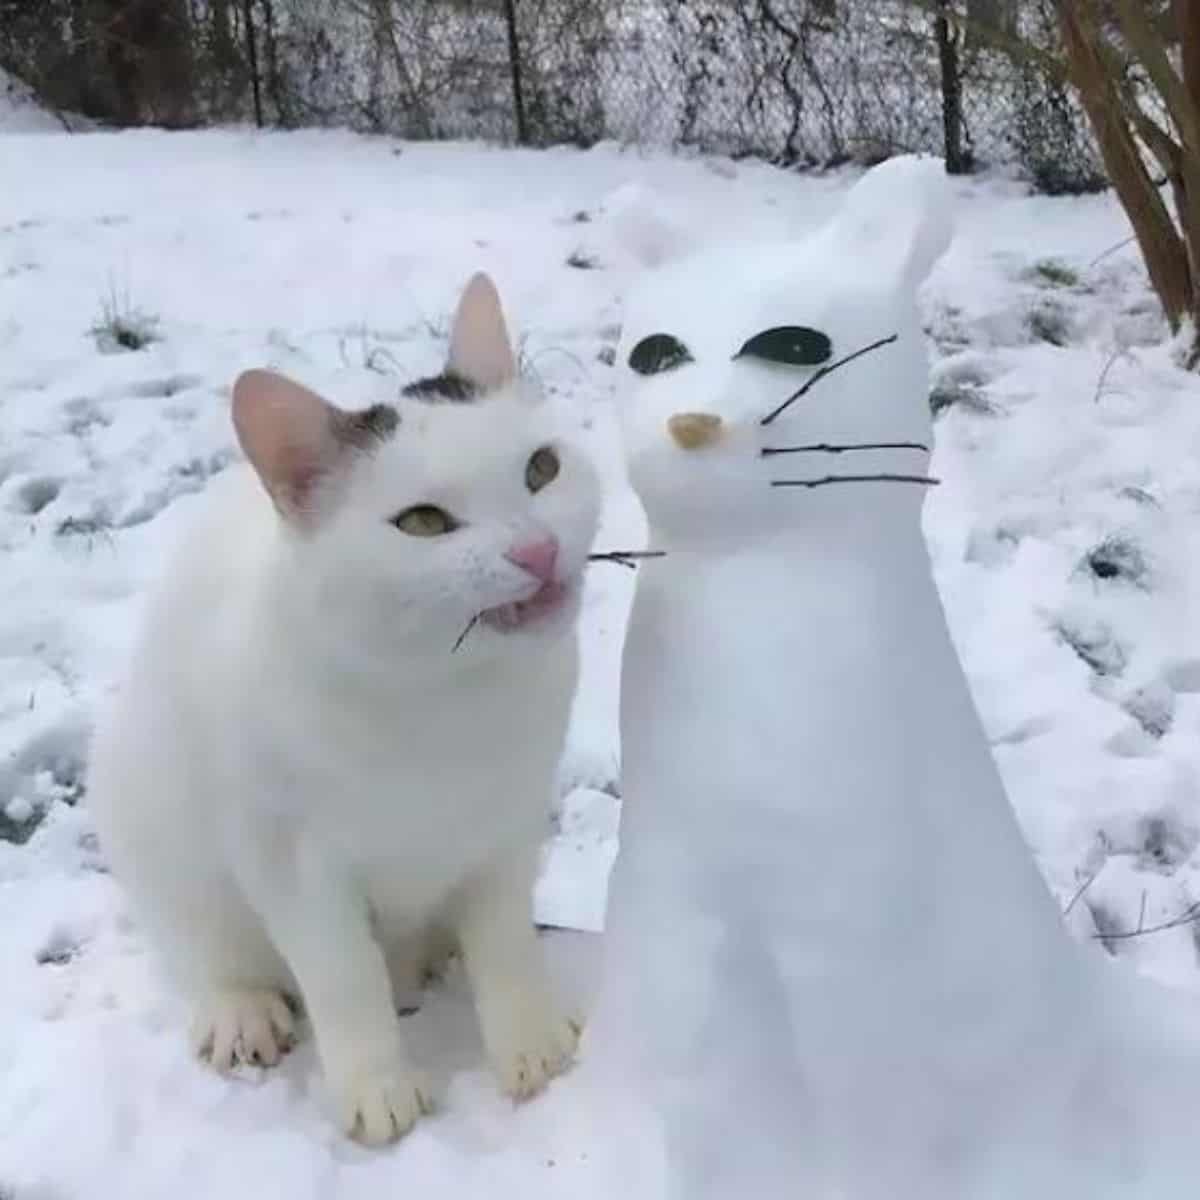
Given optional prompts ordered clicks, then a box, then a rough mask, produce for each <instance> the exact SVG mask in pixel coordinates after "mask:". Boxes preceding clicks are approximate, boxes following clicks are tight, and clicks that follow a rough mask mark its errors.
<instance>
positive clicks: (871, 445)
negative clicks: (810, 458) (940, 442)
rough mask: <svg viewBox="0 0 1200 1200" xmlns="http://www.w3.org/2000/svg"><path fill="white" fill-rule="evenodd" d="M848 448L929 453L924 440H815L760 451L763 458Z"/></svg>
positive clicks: (844, 451)
mask: <svg viewBox="0 0 1200 1200" xmlns="http://www.w3.org/2000/svg"><path fill="white" fill-rule="evenodd" d="M847 450H923V451H924V452H925V453H926V454H928V453H929V447H928V446H927V445H925V443H924V442H849V443H847V444H846V445H844V446H839V445H835V444H834V443H833V442H813V443H812V445H810V446H764V447H763V448H762V450H760V451H759V453H760V454H761V455H762V457H763V458H772V457H773V456H774V455H776V454H817V453H820V454H845V453H846V451H847Z"/></svg>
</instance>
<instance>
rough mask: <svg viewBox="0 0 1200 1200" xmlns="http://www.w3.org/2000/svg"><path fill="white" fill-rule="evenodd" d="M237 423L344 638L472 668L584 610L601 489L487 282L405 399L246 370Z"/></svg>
mask: <svg viewBox="0 0 1200 1200" xmlns="http://www.w3.org/2000/svg"><path fill="white" fill-rule="evenodd" d="M233 418H234V425H235V428H236V430H237V434H238V438H239V441H240V443H241V445H242V448H243V450H244V451H245V454H246V457H247V458H248V459H249V461H250V463H251V465H252V466H253V468H254V469H255V471H256V472H257V473H258V476H259V479H260V480H261V482H262V484H263V487H264V488H265V490H266V492H267V494H268V495H269V496H270V498H271V500H272V501H273V503H274V506H275V508H276V510H277V512H278V516H279V520H280V522H281V532H282V533H283V534H284V537H283V539H282V546H283V547H284V552H285V554H286V555H287V556H288V569H289V572H290V573H291V575H292V576H293V578H294V580H295V585H296V586H297V587H298V588H300V589H302V590H303V591H304V592H305V593H307V594H308V595H309V596H310V597H311V599H312V600H313V602H314V603H315V604H316V605H317V607H318V608H319V609H320V611H321V616H322V623H323V624H325V623H332V625H333V632H334V636H335V637H346V638H349V639H355V638H358V639H361V645H362V649H363V652H364V653H366V654H376V655H379V654H383V655H385V656H386V653H387V651H388V649H389V648H391V647H395V648H402V649H403V651H404V653H406V654H409V655H413V654H420V653H424V654H427V655H432V656H434V657H437V656H439V655H445V656H450V655H451V654H455V655H458V656H460V657H459V658H458V659H457V661H460V662H467V661H474V660H478V658H479V656H480V655H482V654H486V653H504V652H506V650H515V651H517V652H520V651H521V649H522V646H524V645H527V644H528V640H529V639H530V638H531V637H548V636H551V635H558V634H560V633H562V632H563V631H564V630H565V629H567V628H568V627H569V625H570V623H571V622H572V620H573V619H574V616H575V613H576V611H577V606H578V600H579V592H580V588H581V576H582V572H583V568H584V566H585V564H586V562H587V555H588V551H589V548H590V546H591V542H592V538H593V536H594V534H595V530H596V523H597V519H598V511H599V483H598V480H597V477H596V475H595V473H594V471H593V469H592V466H591V464H590V463H589V462H588V460H587V459H586V458H585V457H584V456H583V455H582V454H581V453H580V452H579V451H578V450H576V449H575V448H574V447H573V446H572V445H571V444H570V442H569V441H568V440H567V439H565V438H564V437H563V436H562V433H561V430H560V429H559V428H558V425H557V422H556V420H555V417H554V415H553V414H552V411H551V408H550V406H549V405H548V404H547V403H546V402H545V401H543V399H542V398H541V395H540V393H539V392H538V390H537V389H536V388H535V387H534V386H533V385H532V384H531V383H530V382H529V381H527V380H524V379H522V378H520V377H519V374H518V370H517V364H516V360H515V357H514V355H513V350H512V345H511V342H510V340H509V336H508V332H507V329H506V327H505V322H504V317H503V313H502V311H501V307H500V300H499V297H498V296H497V294H496V289H495V287H494V286H493V285H492V283H491V281H490V280H489V279H488V278H487V277H486V276H484V275H476V276H475V277H474V278H473V279H472V280H471V282H470V283H469V284H468V285H467V288H466V290H465V292H464V293H463V296H462V299H461V301H460V303H459V307H458V311H457V313H456V315H455V319H454V324H453V328H452V331H451V337H450V351H449V356H448V359H447V362H446V366H445V370H444V372H443V373H442V374H441V375H439V376H437V377H434V378H432V379H423V380H418V381H416V382H415V383H412V384H409V385H408V386H407V387H405V388H404V389H402V391H401V393H400V395H399V396H398V397H397V399H396V402H395V403H394V404H380V405H376V406H374V407H372V408H370V409H367V410H365V411H357V412H352V411H346V410H343V409H340V408H337V407H335V406H334V405H332V404H330V403H329V402H328V401H326V400H325V399H323V398H322V397H320V396H318V395H316V394H315V393H314V392H311V391H309V390H308V389H307V388H304V387H302V386H301V385H299V384H298V383H295V382H293V381H292V380H289V379H286V378H284V377H283V376H281V375H277V374H274V373H272V372H268V371H248V372H246V373H245V374H243V375H242V376H241V377H240V378H239V379H238V381H237V383H236V384H235V386H234V393H233ZM468 628H469V629H470V632H469V633H467V630H468ZM464 634H465V636H463V635H464ZM460 639H461V643H460Z"/></svg>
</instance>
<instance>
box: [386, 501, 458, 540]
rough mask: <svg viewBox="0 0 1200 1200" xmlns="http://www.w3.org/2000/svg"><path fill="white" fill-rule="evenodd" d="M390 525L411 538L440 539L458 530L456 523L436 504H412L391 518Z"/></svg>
mask: <svg viewBox="0 0 1200 1200" xmlns="http://www.w3.org/2000/svg"><path fill="white" fill-rule="evenodd" d="M392 524H393V525H395V527H396V528H397V529H400V530H403V531H404V532H405V533H407V534H411V535H412V536H413V537H440V536H441V535H442V534H443V533H452V532H453V531H454V530H455V529H457V528H458V522H457V521H455V519H454V518H453V517H452V516H451V515H450V514H449V513H448V512H447V511H446V510H445V509H444V508H438V506H437V505H436V504H414V505H413V506H412V508H406V509H405V510H404V511H403V512H402V513H397V514H396V515H395V516H394V517H393V518H392Z"/></svg>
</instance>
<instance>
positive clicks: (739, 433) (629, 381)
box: [617, 157, 950, 548]
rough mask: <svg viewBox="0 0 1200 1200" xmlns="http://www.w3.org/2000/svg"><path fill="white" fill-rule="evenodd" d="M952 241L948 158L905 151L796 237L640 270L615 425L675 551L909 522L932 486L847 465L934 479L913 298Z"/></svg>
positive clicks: (660, 532)
mask: <svg viewBox="0 0 1200 1200" xmlns="http://www.w3.org/2000/svg"><path fill="white" fill-rule="evenodd" d="M949 240H950V214H949V202H948V195H947V189H946V186H945V180H944V175H943V169H942V164H941V162H940V160H937V159H929V158H916V157H905V158H898V159H893V160H891V161H889V162H886V163H884V164H882V165H881V166H879V167H876V168H875V169H873V170H872V171H869V172H868V173H867V174H866V175H865V176H863V178H862V179H861V180H860V181H859V182H858V183H857V184H856V185H855V187H854V188H852V189H851V191H850V192H849V194H848V195H847V197H846V200H845V203H844V204H843V206H842V208H841V210H840V211H839V212H838V213H837V214H836V215H835V217H834V218H833V219H832V220H831V221H830V222H829V223H828V224H826V225H825V226H823V227H821V228H820V229H818V230H817V231H816V232H814V233H812V234H810V235H809V236H807V237H806V238H805V239H803V240H802V241H799V242H795V243H786V244H771V245H766V246H761V245H759V246H746V245H734V246H727V247H724V248H721V249H718V250H713V251H708V252H702V253H696V254H693V255H691V256H689V257H687V258H685V259H683V260H681V261H676V262H673V263H670V264H668V265H666V266H661V267H659V268H658V269H657V270H653V271H649V272H647V273H646V275H645V276H644V277H643V278H642V280H641V281H640V283H639V284H638V286H637V287H636V288H635V290H634V292H633V294H632V295H631V296H630V298H629V301H628V304H627V307H626V316H625V321H624V325H623V329H622V336H621V345H620V346H619V348H618V352H617V353H618V363H619V366H620V369H621V371H622V373H623V376H624V378H623V380H622V389H621V390H622V397H621V420H622V426H623V429H624V434H625V442H626V450H627V454H628V460H629V469H630V476H631V480H632V482H633V485H634V488H635V489H636V490H637V492H638V494H639V495H640V497H641V499H642V502H643V504H644V505H645V507H646V511H647V515H648V517H649V520H650V524H651V526H652V527H653V529H654V531H655V536H656V537H658V538H660V539H665V545H666V547H667V548H669V547H671V546H675V547H681V546H683V545H687V544H692V543H697V542H704V541H708V540H710V539H713V538H718V539H727V538H730V537H732V538H735V539H739V540H740V539H742V538H745V537H747V536H752V535H753V534H754V533H756V532H771V531H773V530H776V529H778V528H780V527H781V525H793V524H803V523H809V524H810V525H811V524H813V523H814V522H816V523H820V524H822V525H824V524H827V523H828V522H829V520H831V519H832V520H834V521H835V522H844V519H845V518H846V517H847V516H849V517H851V518H852V519H853V520H854V521H856V522H859V523H861V520H862V519H864V518H865V517H867V515H868V514H870V513H884V512H888V513H890V512H893V511H895V508H896V506H897V505H899V508H900V509H901V510H902V511H903V512H904V513H905V514H908V513H910V512H911V513H912V514H913V517H914V519H915V515H916V514H917V513H918V512H919V501H920V493H922V492H923V491H924V485H923V484H921V483H916V482H910V481H909V480H908V478H904V479H895V480H870V481H861V482H860V481H846V480H845V479H844V478H841V477H846V476H863V475H875V476H878V475H893V476H903V477H915V478H921V477H924V476H925V474H926V466H927V461H928V453H927V451H926V450H925V449H924V447H926V446H927V445H928V443H929V428H930V421H929V408H928V364H927V361H926V355H925V349H924V344H923V339H922V333H921V327H920V323H919V320H918V316H917V308H916V293H917V288H918V287H919V285H920V284H921V282H922V281H923V280H924V279H925V277H926V276H927V275H928V273H929V271H930V270H931V268H932V267H933V265H934V263H935V262H936V261H937V259H938V258H939V257H940V256H941V254H942V253H943V251H944V250H945V248H946V246H947V245H948V243H949ZM797 393H802V394H800V395H798V396H797ZM793 397H795V398H794V399H792V398H793ZM789 400H791V402H790V403H789V402H788V401H789ZM881 444H885V445H881ZM824 447H830V448H833V449H825V448H824ZM851 447H854V448H853V449H851ZM830 477H834V478H837V479H838V480H839V481H838V482H828V483H825V482H818V481H823V480H826V479H829V478H830Z"/></svg>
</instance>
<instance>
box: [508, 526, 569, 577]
mask: <svg viewBox="0 0 1200 1200" xmlns="http://www.w3.org/2000/svg"><path fill="white" fill-rule="evenodd" d="M504 557H505V558H507V559H508V561H509V562H510V563H512V564H513V565H514V566H518V567H520V568H521V570H523V571H528V572H529V573H530V575H532V576H533V577H534V578H535V579H540V580H541V581H542V582H543V583H550V582H551V581H552V580H553V579H554V566H555V564H556V563H557V562H558V539H557V538H552V537H548V538H543V539H542V540H541V541H540V542H523V543H522V544H521V545H519V546H514V547H513V548H512V549H511V550H510V551H509V552H508V553H507V554H506V555H505V556H504Z"/></svg>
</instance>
